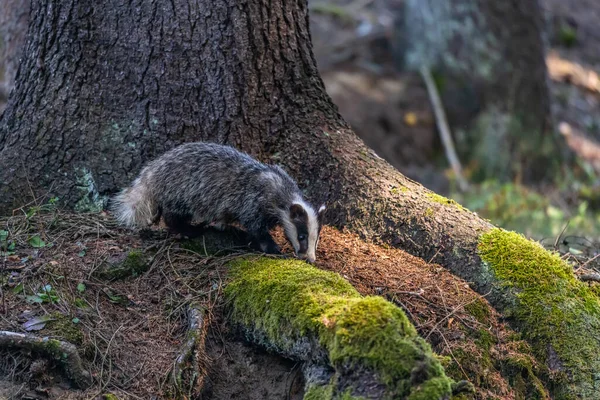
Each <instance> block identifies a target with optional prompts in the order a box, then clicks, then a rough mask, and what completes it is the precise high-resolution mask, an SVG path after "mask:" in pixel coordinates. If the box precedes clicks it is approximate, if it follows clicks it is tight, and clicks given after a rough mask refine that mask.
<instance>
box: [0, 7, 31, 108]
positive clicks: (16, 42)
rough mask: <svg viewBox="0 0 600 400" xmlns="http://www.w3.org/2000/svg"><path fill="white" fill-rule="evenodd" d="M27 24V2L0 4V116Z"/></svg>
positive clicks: (11, 85)
mask: <svg viewBox="0 0 600 400" xmlns="http://www.w3.org/2000/svg"><path fill="white" fill-rule="evenodd" d="M28 22H29V0H2V2H0V114H2V111H3V110H4V107H5V105H6V101H7V99H8V95H9V93H10V91H11V89H12V87H13V85H14V82H15V78H16V76H17V69H18V68H19V60H20V58H21V54H22V52H23V47H24V44H25V33H26V32H27V24H28Z"/></svg>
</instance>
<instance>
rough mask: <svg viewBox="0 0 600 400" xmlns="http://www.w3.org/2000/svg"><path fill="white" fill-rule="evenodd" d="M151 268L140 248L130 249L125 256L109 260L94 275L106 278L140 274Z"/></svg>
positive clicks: (112, 278) (115, 278) (122, 277)
mask: <svg viewBox="0 0 600 400" xmlns="http://www.w3.org/2000/svg"><path fill="white" fill-rule="evenodd" d="M148 268H149V264H148V260H147V259H146V257H145V256H144V253H142V252H141V251H140V250H137V249H133V250H130V251H129V253H127V254H126V255H124V256H119V257H115V258H113V259H109V260H107V261H106V262H105V263H104V264H103V265H102V266H101V267H100V268H99V269H98V270H97V271H96V272H95V273H94V275H95V276H97V277H99V278H101V279H105V280H117V279H124V278H127V277H130V276H134V277H135V276H139V275H141V274H143V273H144V272H146V271H147V270H148Z"/></svg>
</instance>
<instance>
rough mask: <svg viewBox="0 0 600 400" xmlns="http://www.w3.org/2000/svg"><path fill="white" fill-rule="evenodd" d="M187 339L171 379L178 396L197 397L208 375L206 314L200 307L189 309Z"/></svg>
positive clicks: (191, 306)
mask: <svg viewBox="0 0 600 400" xmlns="http://www.w3.org/2000/svg"><path fill="white" fill-rule="evenodd" d="M188 321H189V322H188V330H187V339H186V341H185V343H184V345H183V347H182V348H181V351H180V352H179V355H178V356H177V358H176V359H175V363H174V365H173V370H172V372H171V377H172V379H173V385H174V386H175V391H176V393H177V394H178V395H181V396H184V397H196V396H198V395H200V392H201V391H202V389H203V387H204V380H205V378H206V375H207V372H208V371H207V365H206V364H207V363H206V350H205V346H206V333H207V328H208V323H207V318H206V312H205V310H204V309H203V308H202V307H200V306H198V305H190V306H189V307H188Z"/></svg>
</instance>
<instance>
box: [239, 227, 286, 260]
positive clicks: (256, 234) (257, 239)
mask: <svg viewBox="0 0 600 400" xmlns="http://www.w3.org/2000/svg"><path fill="white" fill-rule="evenodd" d="M243 225H245V227H246V230H247V231H248V234H249V235H250V237H251V239H252V241H251V242H250V245H251V246H252V247H253V248H255V249H256V250H258V251H261V252H263V253H266V254H281V250H280V249H279V246H278V245H277V243H275V241H274V240H273V237H272V236H271V234H270V233H269V224H268V223H267V221H253V223H252V222H250V223H246V224H243Z"/></svg>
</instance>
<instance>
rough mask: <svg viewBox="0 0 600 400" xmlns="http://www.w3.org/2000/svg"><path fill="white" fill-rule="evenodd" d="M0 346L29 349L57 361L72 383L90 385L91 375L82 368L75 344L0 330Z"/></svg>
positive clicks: (84, 386) (82, 386)
mask: <svg viewBox="0 0 600 400" xmlns="http://www.w3.org/2000/svg"><path fill="white" fill-rule="evenodd" d="M0 347H5V348H6V347H13V348H19V349H26V350H30V351H33V352H36V353H39V354H42V355H44V356H46V357H48V358H51V359H53V360H55V361H58V362H59V364H61V365H62V367H63V368H64V370H65V373H66V374H67V377H68V378H69V379H71V381H73V383H74V384H75V385H76V386H77V387H79V388H81V389H86V388H88V387H90V386H91V385H92V376H91V375H90V373H89V372H88V371H86V370H85V369H83V365H82V363H81V358H80V357H79V354H78V353H77V347H75V345H73V344H71V343H68V342H63V341H61V340H56V339H50V338H48V337H43V338H41V337H37V336H34V335H30V334H24V333H17V332H9V331H0Z"/></svg>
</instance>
